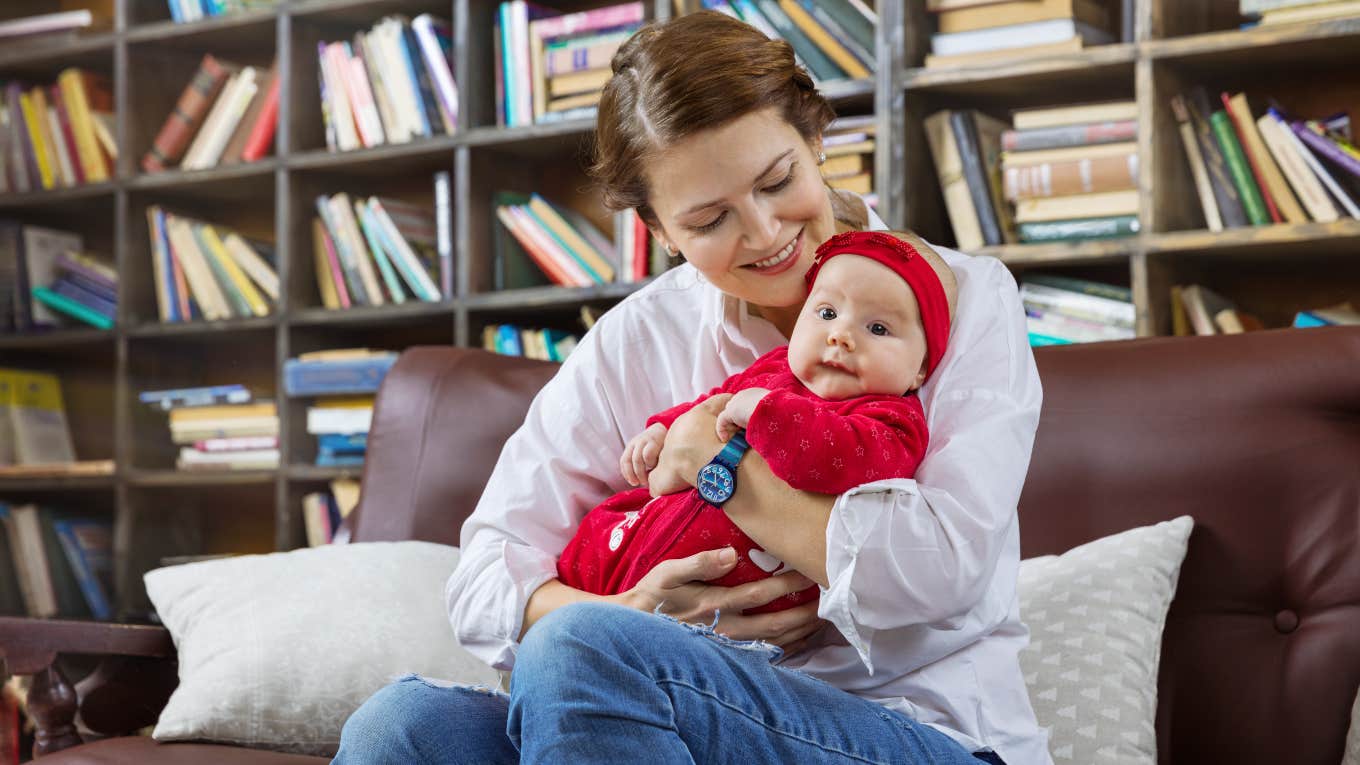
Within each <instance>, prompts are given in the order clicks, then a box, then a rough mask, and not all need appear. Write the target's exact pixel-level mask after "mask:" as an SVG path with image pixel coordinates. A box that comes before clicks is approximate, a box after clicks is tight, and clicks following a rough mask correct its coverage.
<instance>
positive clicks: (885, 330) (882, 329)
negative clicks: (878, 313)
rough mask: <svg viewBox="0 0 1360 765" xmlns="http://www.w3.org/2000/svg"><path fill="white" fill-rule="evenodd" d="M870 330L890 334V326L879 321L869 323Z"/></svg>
mask: <svg viewBox="0 0 1360 765" xmlns="http://www.w3.org/2000/svg"><path fill="white" fill-rule="evenodd" d="M869 332H871V333H872V334H875V335H886V334H888V328H887V327H885V326H883V325H882V324H879V323H878V322H874V323H873V324H870V325H869Z"/></svg>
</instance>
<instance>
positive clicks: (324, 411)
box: [283, 348, 398, 467]
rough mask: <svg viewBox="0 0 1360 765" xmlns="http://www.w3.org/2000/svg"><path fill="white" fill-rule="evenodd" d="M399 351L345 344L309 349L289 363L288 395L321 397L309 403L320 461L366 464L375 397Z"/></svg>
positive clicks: (324, 464) (286, 366)
mask: <svg viewBox="0 0 1360 765" xmlns="http://www.w3.org/2000/svg"><path fill="white" fill-rule="evenodd" d="M397 355H398V354H396V353H394V352H392V351H375V350H371V349H368V348H344V349H337V350H329V351H316V352H313V353H304V354H302V355H300V356H298V357H297V358H293V359H289V360H288V361H287V362H286V363H285V364H284V369H283V378H284V389H285V390H286V391H287V393H288V395H289V396H290V397H294V398H304V397H309V398H314V399H316V400H315V402H314V403H313V405H312V406H309V407H308V408H307V432H308V433H310V434H312V435H314V436H316V437H317V456H316V464H317V465H318V466H321V467H337V466H359V465H363V464H364V454H365V453H366V451H367V448H368V430H369V427H370V426H371V425H372V423H373V402H374V397H375V395H376V394H377V392H378V387H379V386H380V385H382V381H383V378H384V377H386V376H387V372H388V370H390V369H391V368H392V365H393V364H395V363H396V362H397Z"/></svg>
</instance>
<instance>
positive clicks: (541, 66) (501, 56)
mask: <svg viewBox="0 0 1360 765" xmlns="http://www.w3.org/2000/svg"><path fill="white" fill-rule="evenodd" d="M642 19H643V10H642V3H641V2H630V3H624V4H622V5H611V6H607V7H603V8H593V9H591V10H587V11H580V12H578V13H569V14H566V15H562V14H561V13H560V12H559V11H557V10H554V9H552V8H547V7H544V6H542V5H538V4H537V3H533V2H528V1H527V0H510V2H503V3H501V4H500V6H499V8H498V11H497V14H496V29H495V33H494V34H495V36H494V39H495V43H496V120H497V124H499V125H502V126H507V127H517V126H520V125H532V124H535V123H540V122H560V121H562V120H569V119H578V118H585V117H593V116H595V110H596V106H597V105H598V104H599V101H600V90H601V88H603V87H604V84H605V82H607V81H608V80H609V76H610V69H609V61H610V59H612V58H613V57H614V53H615V51H617V50H618V49H619V46H620V45H622V44H623V41H624V40H626V39H628V36H629V35H631V34H632V33H633V32H635V31H637V30H638V28H639V27H641V26H642Z"/></svg>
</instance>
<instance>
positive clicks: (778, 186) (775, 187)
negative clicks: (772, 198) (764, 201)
mask: <svg viewBox="0 0 1360 765" xmlns="http://www.w3.org/2000/svg"><path fill="white" fill-rule="evenodd" d="M790 183H793V168H792V167H790V168H789V174H788V175H786V176H784V179H783V180H781V181H780V182H778V183H776V184H774V185H773V186H766V187H765V192H766V193H771V194H772V193H774V192H776V191H782V190H783V189H784V187H786V186H788V185H789V184H790Z"/></svg>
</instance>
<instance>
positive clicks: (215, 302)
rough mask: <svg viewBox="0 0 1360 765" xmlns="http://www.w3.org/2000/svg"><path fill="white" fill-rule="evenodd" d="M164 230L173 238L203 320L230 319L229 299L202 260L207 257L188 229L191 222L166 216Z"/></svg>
mask: <svg viewBox="0 0 1360 765" xmlns="http://www.w3.org/2000/svg"><path fill="white" fill-rule="evenodd" d="M165 229H166V234H167V236H168V237H169V239H170V247H171V248H173V249H174V251H175V259H176V260H178V261H179V264H180V267H181V268H182V269H183V271H184V279H185V281H187V282H188V283H189V291H190V292H191V293H193V296H194V300H195V301H197V302H198V307H199V310H201V311H202V312H203V318H204V319H207V320H208V321H215V320H217V319H230V318H231V317H232V313H231V307H230V306H229V304H228V303H227V296H226V295H223V294H222V288H221V286H219V285H218V283H217V279H215V278H214V277H213V274H212V270H211V269H210V268H209V267H208V263H207V261H205V260H204V259H203V258H204V257H205V255H204V254H203V253H202V251H200V250H199V249H198V243H197V242H196V241H195V240H194V232H193V229H191V228H190V227H189V223H188V222H187V221H184V220H181V219H179V218H176V217H174V216H171V215H167V216H165ZM187 318H188V317H186V321H187Z"/></svg>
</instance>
